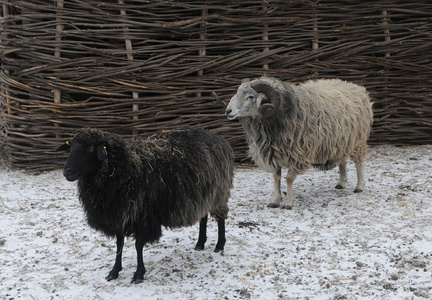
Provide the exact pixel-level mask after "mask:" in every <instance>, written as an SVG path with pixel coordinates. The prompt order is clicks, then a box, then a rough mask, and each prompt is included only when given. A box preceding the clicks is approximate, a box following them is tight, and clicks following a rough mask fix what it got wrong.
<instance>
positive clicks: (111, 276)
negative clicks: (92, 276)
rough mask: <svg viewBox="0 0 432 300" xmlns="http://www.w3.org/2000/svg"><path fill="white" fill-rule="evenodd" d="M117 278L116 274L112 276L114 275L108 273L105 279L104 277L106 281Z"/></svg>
mask: <svg viewBox="0 0 432 300" xmlns="http://www.w3.org/2000/svg"><path fill="white" fill-rule="evenodd" d="M117 278H118V275H117V276H114V275H111V274H109V275H108V276H107V277H106V278H105V279H106V280H107V281H111V280H114V279H117Z"/></svg>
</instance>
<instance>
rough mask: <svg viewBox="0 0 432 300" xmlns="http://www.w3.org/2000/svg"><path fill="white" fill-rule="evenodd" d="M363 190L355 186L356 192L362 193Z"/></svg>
mask: <svg viewBox="0 0 432 300" xmlns="http://www.w3.org/2000/svg"><path fill="white" fill-rule="evenodd" d="M362 192H363V189H361V188H357V187H356V188H355V189H354V193H362Z"/></svg>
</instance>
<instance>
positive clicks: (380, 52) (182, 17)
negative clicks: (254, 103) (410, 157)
mask: <svg viewBox="0 0 432 300" xmlns="http://www.w3.org/2000/svg"><path fill="white" fill-rule="evenodd" d="M1 3H2V6H1V15H2V18H1V27H2V28H1V29H2V32H1V43H0V47H1V51H2V56H1V63H2V68H1V73H0V84H1V91H0V92H1V94H0V97H1V98H0V99H1V105H0V112H1V115H0V142H1V143H3V144H4V145H6V147H7V148H8V149H9V154H10V163H11V165H12V166H14V167H18V168H24V169H27V170H30V171H44V170H50V169H55V168H58V167H60V166H61V165H62V164H63V163H64V160H65V155H64V154H60V153H56V152H55V149H56V147H57V146H58V145H60V143H62V142H63V141H64V140H65V139H66V138H70V137H71V136H72V135H73V134H74V133H75V132H76V131H77V130H78V129H79V128H81V127H83V126H90V127H97V128H100V129H103V130H108V131H111V132H114V133H117V134H120V135H122V136H125V137H128V136H132V135H136V134H147V133H152V132H154V131H156V130H160V129H172V128H177V127H182V126H200V127H203V128H207V129H210V130H212V131H215V132H217V133H219V134H221V135H223V136H224V137H225V138H227V139H228V141H229V142H230V143H231V145H232V146H233V148H234V150H235V154H236V158H237V161H238V162H245V161H248V159H247V146H246V143H245V138H244V133H243V130H242V128H241V126H240V125H239V123H238V122H235V121H234V122H232V121H228V120H227V119H226V118H225V117H224V114H223V113H224V112H223V109H222V108H221V107H220V106H219V105H218V104H217V103H216V102H215V101H213V99H212V97H211V95H210V93H211V91H216V92H217V93H218V95H219V96H220V97H221V98H222V99H223V100H225V102H227V101H229V99H230V97H231V96H232V95H233V94H234V93H235V90H236V88H237V86H238V85H239V84H240V82H241V80H242V79H243V78H254V77H259V76H261V75H263V74H267V75H271V76H276V77H278V78H280V79H283V80H287V81H291V82H300V81H304V80H307V79H312V78H334V77H338V78H342V79H346V80H350V81H353V82H355V83H358V84H362V85H364V86H365V87H366V88H367V89H368V90H369V91H370V93H371V95H372V97H373V99H374V102H375V105H374V112H375V123H374V126H373V131H372V134H371V137H370V143H371V144H381V143H392V144H425V143H431V142H432V134H431V132H432V108H431V107H432V2H431V1H430V0H423V1H402V0H395V1H387V0H379V1H369V2H364V1H360V0H351V1H300V0H298V1H297V0H295V1H282V0H280V1H271V0H267V1H265V0H263V1H258V0H255V1H251V0H246V1H222V0H204V1H193V0H188V1H127V0H106V1H96V0H26V1H24V0H23V1H19V0H13V1H12V0H3V1H1Z"/></svg>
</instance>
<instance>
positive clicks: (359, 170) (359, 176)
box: [354, 160, 365, 193]
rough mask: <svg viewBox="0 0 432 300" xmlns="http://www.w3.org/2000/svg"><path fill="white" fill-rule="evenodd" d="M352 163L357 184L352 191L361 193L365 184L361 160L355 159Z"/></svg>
mask: <svg viewBox="0 0 432 300" xmlns="http://www.w3.org/2000/svg"><path fill="white" fill-rule="evenodd" d="M354 163H355V166H356V170H357V186H356V187H355V189H354V193H361V192H363V189H364V185H365V181H364V167H363V161H362V160H356V161H355V162H354Z"/></svg>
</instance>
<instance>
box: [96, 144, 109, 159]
mask: <svg viewBox="0 0 432 300" xmlns="http://www.w3.org/2000/svg"><path fill="white" fill-rule="evenodd" d="M107 156H108V151H107V148H106V146H105V145H99V146H97V157H98V159H99V160H105V159H106V158H107Z"/></svg>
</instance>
